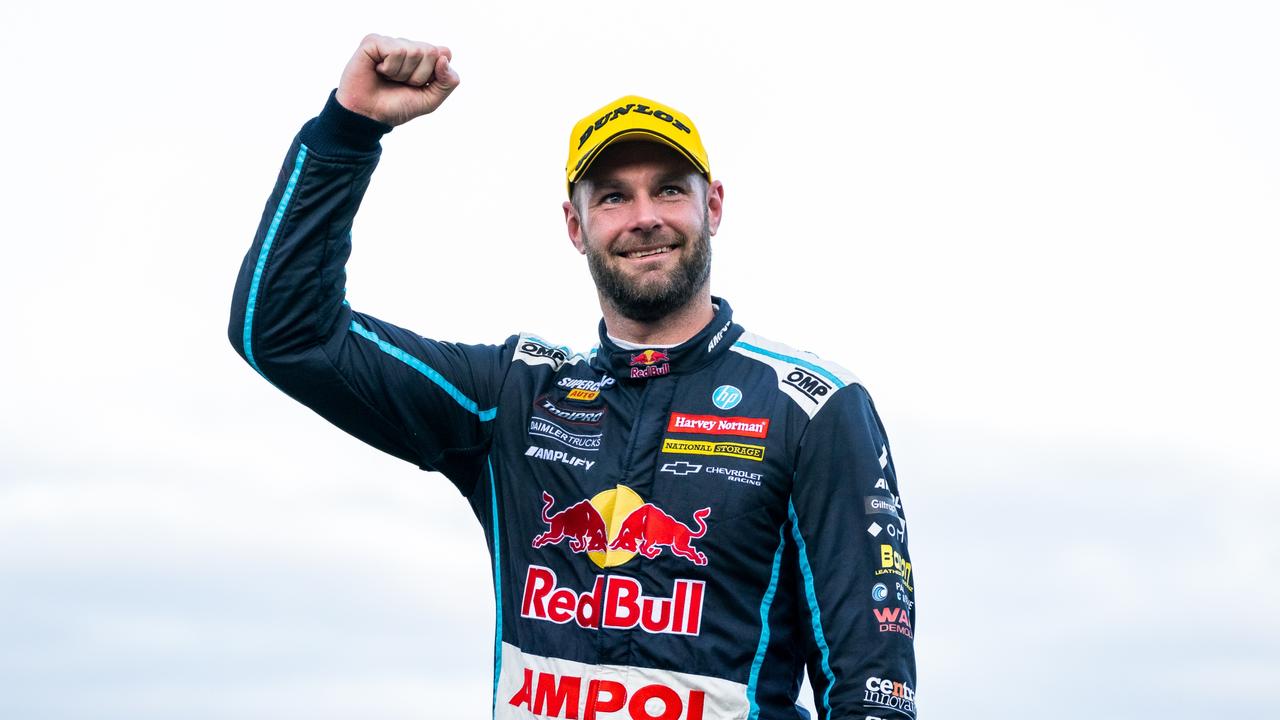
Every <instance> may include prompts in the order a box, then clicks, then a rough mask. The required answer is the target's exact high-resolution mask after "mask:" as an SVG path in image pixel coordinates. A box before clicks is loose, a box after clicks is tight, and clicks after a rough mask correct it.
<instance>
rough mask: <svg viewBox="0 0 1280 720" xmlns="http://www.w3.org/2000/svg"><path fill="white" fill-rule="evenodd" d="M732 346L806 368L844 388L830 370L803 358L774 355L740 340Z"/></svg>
mask: <svg viewBox="0 0 1280 720" xmlns="http://www.w3.org/2000/svg"><path fill="white" fill-rule="evenodd" d="M734 345H735V346H737V347H740V348H742V349H743V350H749V351H751V352H753V353H758V354H760V355H764V356H766V357H771V358H773V359H775V360H782V361H784V362H789V363H795V364H796V365H799V366H801V367H804V368H808V369H809V370H812V371H814V372H816V373H818V374H819V375H821V376H822V377H824V378H826V379H828V380H830V381H831V382H833V383H835V385H836V387H838V388H842V387H844V386H845V384H846V383H845V382H844V381H843V380H841V379H840V378H838V377H836V376H835V374H834V373H832V372H831V371H830V370H828V369H826V368H824V367H822V366H821V365H815V364H813V363H812V362H809V361H808V360H805V359H804V358H798V357H794V356H792V355H783V354H782V353H776V352H774V351H772V350H765V349H764V348H762V347H756V346H755V345H752V344H750V343H744V342H742V341H741V340H739V341H738V342H736V343H734Z"/></svg>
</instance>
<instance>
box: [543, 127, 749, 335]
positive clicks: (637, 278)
mask: <svg viewBox="0 0 1280 720" xmlns="http://www.w3.org/2000/svg"><path fill="white" fill-rule="evenodd" d="M723 196H724V190H723V188H722V187H721V185H720V183H719V182H715V183H712V184H710V185H708V184H707V182H706V180H705V179H704V178H703V177H702V175H700V174H699V173H698V171H697V170H695V169H694V168H693V166H692V165H690V164H689V161H688V160H686V159H684V157H682V156H681V155H680V154H679V153H677V152H676V151H674V150H672V149H670V148H668V147H666V146H665V145H660V144H657V143H650V142H621V143H617V144H615V145H612V146H610V147H609V148H608V149H606V150H605V151H604V152H603V153H602V154H601V156H600V157H599V158H597V159H596V161H595V162H594V163H592V166H591V170H590V171H589V172H588V173H587V175H586V176H585V177H584V178H583V179H582V180H581V181H579V182H578V184H577V186H576V187H575V188H574V195H573V198H574V202H573V203H565V205H564V210H565V221H566V223H567V224H568V229H569V237H570V239H571V240H572V241H573V244H574V247H576V248H577V249H578V251H579V252H581V253H583V254H585V255H586V256H587V265H588V267H589V268H590V269H591V277H592V279H593V280H594V281H595V284H596V288H597V290H599V292H600V294H601V296H602V297H603V298H604V299H605V301H606V302H608V303H609V304H610V305H612V306H613V307H614V308H615V309H616V310H617V311H618V312H619V313H621V314H622V315H623V316H624V317H627V318H630V319H632V320H636V321H640V322H653V321H655V320H659V319H661V318H663V317H666V316H667V315H669V314H671V313H672V312H673V311H675V310H678V309H680V308H682V307H684V306H686V305H687V304H688V303H689V302H690V301H691V300H692V299H693V298H694V297H696V296H698V295H700V294H703V293H705V292H707V290H706V287H707V281H708V278H709V277H710V273H711V236H712V235H714V234H715V232H716V230H717V229H718V227H719V225H720V208H721V201H722V199H723Z"/></svg>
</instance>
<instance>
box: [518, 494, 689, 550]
mask: <svg viewBox="0 0 1280 720" xmlns="http://www.w3.org/2000/svg"><path fill="white" fill-rule="evenodd" d="M542 502H543V506H542V521H543V522H544V523H546V524H547V530H546V532H543V533H539V534H538V535H537V536H535V537H534V538H533V547H535V548H541V547H543V546H544V545H558V544H560V543H561V542H562V541H568V544H569V550H571V551H572V552H574V553H587V554H588V557H590V558H591V560H592V562H594V563H595V564H596V565H598V566H600V567H602V568H603V567H615V566H618V565H621V564H623V563H625V562H628V561H629V560H631V559H632V558H633V557H635V556H636V555H637V554H639V555H643V556H644V557H646V558H648V559H650V560H652V559H654V558H656V557H658V556H659V555H661V554H662V551H663V550H670V551H671V554H672V555H676V556H678V557H682V558H684V559H686V560H688V561H690V562H692V563H694V564H695V565H706V564H707V556H706V553H703V552H702V551H700V550H698V549H697V548H695V547H694V546H693V541H694V540H697V539H698V538H700V537H702V536H703V535H706V534H707V518H708V517H710V515H711V508H709V507H705V508H702V509H701V510H697V511H695V512H694V513H693V522H694V524H695V525H696V526H697V527H696V528H694V527H690V526H689V525H686V524H684V523H683V522H681V521H680V520H678V519H676V518H675V517H674V516H672V515H671V514H670V513H668V512H666V511H665V510H663V509H662V508H660V507H658V506H657V505H655V504H653V503H651V502H645V501H644V500H643V499H642V498H641V497H640V496H639V495H637V494H636V492H635V491H634V490H632V489H631V488H629V487H627V486H625V485H619V486H617V488H616V489H613V490H605V491H604V492H602V493H599V494H597V495H596V496H595V497H593V498H591V499H590V500H579V501H578V502H576V503H574V504H573V505H570V506H569V507H567V508H564V509H563V510H560V511H559V512H556V513H552V512H551V509H552V507H553V506H554V505H555V498H554V497H552V495H551V493H549V492H546V491H543V493H542ZM606 518H607V519H606Z"/></svg>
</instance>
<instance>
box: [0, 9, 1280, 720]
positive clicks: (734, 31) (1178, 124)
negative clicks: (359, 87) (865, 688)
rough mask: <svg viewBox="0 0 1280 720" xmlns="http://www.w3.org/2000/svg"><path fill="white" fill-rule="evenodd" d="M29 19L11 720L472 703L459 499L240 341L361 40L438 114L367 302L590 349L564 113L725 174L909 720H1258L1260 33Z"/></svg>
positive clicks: (787, 13)
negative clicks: (271, 375) (845, 449)
mask: <svg viewBox="0 0 1280 720" xmlns="http://www.w3.org/2000/svg"><path fill="white" fill-rule="evenodd" d="M33 5H34V4H31V3H7V4H5V6H4V9H3V10H0V62H2V64H0V67H2V68H3V73H4V78H3V85H2V86H0V87H3V91H4V95H3V97H4V101H3V116H2V118H0V124H2V125H3V128H4V131H5V133H4V136H5V138H6V139H7V142H6V148H5V152H4V155H3V157H4V159H3V166H4V171H3V172H2V173H0V198H2V200H0V202H3V219H4V221H5V223H6V228H5V232H4V240H3V242H4V258H5V273H4V282H5V290H6V296H7V297H8V301H7V302H8V307H9V308H10V310H11V313H10V320H9V331H8V332H7V333H5V334H4V336H3V338H4V339H3V340H2V341H0V343H3V345H2V348H3V352H2V353H0V383H3V385H2V386H0V397H2V398H3V400H2V402H3V407H4V412H3V413H0V718H4V719H5V720H44V719H53V718H59V719H63V718H65V719H73V718H74V719H76V720H80V719H84V720H89V719H92V720H117V719H118V720H151V719H153V718H154V719H161V718H163V719H169V718H183V719H192V720H203V719H206V718H207V719H213V718H218V719H223V718H226V719H235V720H256V719H259V718H262V719H264V720H265V719H266V718H272V719H282V718H308V719H329V718H333V719H338V718H362V719H370V720H398V719H401V718H406V719H407V718H483V717H487V716H488V713H489V707H490V698H489V693H490V688H491V684H492V675H491V673H492V660H491V653H492V646H493V645H492V623H493V617H492V613H493V606H492V598H491V589H490V579H489V565H488V562H487V559H486V555H485V552H484V547H483V540H482V535H481V532H480V528H479V526H478V524H477V523H476V522H475V521H474V519H473V518H472V517H471V516H470V514H469V511H468V509H467V506H466V504H465V502H464V501H463V499H462V498H461V497H460V496H459V495H458V494H457V492H456V491H455V490H454V489H453V488H452V486H450V485H449V484H448V483H447V482H446V481H445V480H444V479H443V478H441V477H440V476H438V475H430V474H425V473H422V472H420V471H418V470H416V469H414V468H413V467H411V466H409V465H407V464H405V463H402V462H400V461H398V460H395V459H392V458H389V457H384V456H381V455H379V454H378V453H377V452H376V451H373V450H371V449H368V448H366V447H364V446H362V445H360V444H359V443H358V442H356V441H354V440H351V439H350V438H348V437H347V436H346V435H344V434H342V433H341V432H339V431H337V430H334V429H332V428H331V427H329V426H327V425H326V424H325V423H324V422H323V421H321V420H320V419H319V418H317V417H316V416H315V415H313V414H312V413H311V412H310V411H308V410H306V409H304V408H302V407H300V406H297V405H295V404H294V403H293V402H292V401H291V400H289V399H288V398H287V397H285V396H284V395H283V394H281V393H279V392H278V391H276V390H275V389H274V388H272V387H271V386H270V385H269V384H267V383H265V382H263V381H262V380H261V379H260V378H259V377H258V376H257V375H256V374H254V373H253V371H252V370H251V369H250V368H249V367H248V366H247V365H245V364H244V363H243V362H242V361H241V360H240V359H239V358H238V357H237V356H236V355H235V354H234V353H233V352H232V350H231V348H230V346H229V344H228V343H227V340H226V337H225V335H226V324H227V311H228V308H229V304H230V295H231V288H232V284H233V281H234V276H235V273H236V269H237V267H238V265H239V263H240V259H241V257H242V256H243V254H244V252H245V250H246V249H247V248H248V245H249V243H250V241H251V238H252V234H253V230H254V227H255V225H256V224H257V221H258V217H259V214H260V213H261V211H262V208H263V205H264V203H265V201H266V199H267V195H268V193H269V191H270V189H271V185H272V183H273V181H274V179H275V176H276V172H277V170H278V168H279V166H280V163H281V162H282V160H283V159H284V153H285V151H286V149H287V147H288V145H289V141H290V138H291V137H292V136H293V134H294V133H295V131H296V130H297V128H298V127H299V126H300V125H301V124H302V123H303V122H304V121H305V120H306V119H307V118H309V117H311V116H312V115H314V114H315V113H316V112H317V111H318V110H319V109H320V107H321V106H322V104H323V102H324V100H325V96H326V94H327V93H328V91H329V90H330V88H332V87H333V86H334V85H335V84H336V83H337V80H338V76H339V73H340V71H341V69H342V67H343V65H344V64H345V62H346V59H347V58H348V57H349V55H350V54H351V52H352V51H353V50H354V49H355V47H356V44H357V43H358V41H359V39H360V37H361V36H362V35H363V34H364V33H366V32H370V31H376V32H381V33H385V34H392V35H401V36H407V37H411V38H416V39H423V40H427V41H432V42H438V43H442V44H448V45H450V46H451V47H452V48H453V50H454V53H455V62H454V65H455V67H456V68H457V70H458V71H459V72H460V74H461V75H462V78H463V85H462V87H461V88H460V89H459V90H458V92H456V93H455V94H454V96H453V97H452V98H451V99H450V100H449V101H448V103H447V104H446V105H445V106H444V108H443V109H442V110H441V111H440V112H439V113H437V114H435V115H432V116H429V117H427V118H424V119H422V120H419V121H417V122H415V123H413V124H411V125H409V126H406V127H403V128H400V129H397V130H396V131H395V132H394V133H392V134H391V135H390V136H388V138H387V139H386V141H385V142H384V148H385V152H384V159H383V162H382V165H381V167H380V169H379V171H378V173H377V175H376V176H375V178H374V181H373V186H372V189H371V191H370V194H369V196H368V198H367V200H366V202H365V204H364V207H363V210H362V212H361V214H360V217H359V219H358V221H357V223H356V230H355V240H356V243H357V246H356V251H355V254H354V256H353V258H352V260H351V263H350V265H349V268H348V269H349V273H350V278H349V283H348V287H349V294H348V297H349V298H350V299H351V302H352V304H353V305H354V306H356V307H357V308H359V309H362V310H365V311H368V312H372V313H374V314H378V315H380V316H382V317H384V318H386V319H389V320H392V321H395V322H399V323H401V324H404V325H407V326H409V327H411V328H413V329H415V330H417V331H419V332H421V333H423V334H426V335H429V336H435V337H440V338H445V339H452V340H463V341H476V342H482V341H483V342H497V341H500V340H501V339H502V338H504V337H506V335H507V334H509V333H510V332H512V331H515V330H518V329H529V330H535V331H537V332H539V333H541V334H543V335H545V336H547V337H550V338H554V339H557V340H559V341H562V342H566V343H568V344H570V345H572V346H574V347H578V348H585V347H587V346H589V345H590V344H591V343H592V338H593V333H594V328H595V322H596V319H597V316H598V309H597V307H596V305H595V301H594V295H593V293H592V291H591V286H590V283H589V279H588V276H587V272H586V269H585V264H584V262H583V260H582V259H581V258H580V257H579V256H578V255H576V254H575V253H573V251H572V250H571V248H570V246H569V243H568V241H567V239H566V237H565V234H564V230H563V223H562V219H561V211H560V207H559V206H560V202H561V200H562V194H563V187H562V184H563V175H562V168H563V163H564V156H565V151H566V147H567V140H568V129H569V127H570V126H571V124H572V123H573V121H574V120H576V119H577V118H578V117H579V116H580V115H582V114H585V113H586V112H588V111H589V110H591V109H593V108H595V107H598V106H599V105H602V104H603V103H605V102H607V101H609V100H611V99H612V98H614V97H617V96H619V95H622V94H626V93H632V92H636V93H640V94H647V95H652V96H655V97H658V98H661V99H662V100H664V101H665V102H669V103H671V104H673V105H675V106H676V107H679V108H681V109H683V110H685V111H686V112H687V113H689V114H690V115H691V116H693V118H694V119H695V121H696V122H697V123H698V124H699V126H700V129H701V130H702V132H703V134H704V136H705V138H706V142H707V145H708V149H709V152H710V154H711V159H712V164H713V169H714V171H715V173H716V175H717V176H718V177H719V178H721V179H723V180H724V182H725V185H726V190H727V192H726V200H725V208H726V210H725V220H724V224H723V226H722V231H721V233H720V235H719V236H718V237H717V238H716V240H715V244H714V248H715V254H716V264H715V272H714V276H713V284H714V288H713V289H714V291H715V292H716V293H717V294H721V295H724V296H725V297H727V298H729V299H731V300H732V302H733V304H734V307H735V308H736V310H737V312H738V318H739V320H740V321H741V322H742V323H743V324H745V325H746V326H747V327H748V328H749V329H751V330H754V331H756V332H758V333H761V334H763V335H765V336H767V337H771V338H775V339H778V340H781V341H784V342H787V343H790V344H792V345H796V346H799V347H802V348H806V349H809V350H812V351H814V352H817V353H819V354H820V355H822V356H824V357H827V358H830V359H834V360H836V361H838V362H840V363H842V364H844V365H847V366H849V367H850V368H851V369H853V370H854V371H855V372H856V373H858V374H859V375H860V376H861V377H862V378H863V380H864V381H865V384H866V385H867V386H868V388H869V389H870V390H871V392H872V393H873V394H874V396H875V398H876V401H877V404H878V407H879V408H880V411H881V414H882V416H883V419H884V421H885V423H886V425H887V427H888V430H889V433H890V437H891V439H892V442H893V447H894V452H895V457H896V462H897V467H898V471H899V479H900V482H901V486H902V495H903V499H904V503H905V506H906V509H907V513H908V515H909V517H910V521H911V528H912V533H911V550H912V556H913V559H914V561H915V568H916V573H917V576H918V585H917V590H918V602H919V615H918V617H919V620H918V627H917V636H918V640H917V648H918V662H919V683H918V699H919V701H920V704H921V707H922V709H923V711H924V717H925V718H955V719H958V720H969V719H972V720H994V719H996V718H1049V719H1057V718H1062V719H1066V718H1080V717H1089V718H1154V717H1160V718H1170V719H1173V718H1178V719H1181V718H1187V719H1191V718H1195V719H1197V720H1199V719H1200V718H1206V717H1214V718H1226V717H1231V718H1257V717H1264V716H1270V717H1275V716H1276V713H1277V712H1280V683H1277V682H1276V679H1277V678H1278V677H1280V613H1277V610H1276V609H1277V607H1280V580H1278V579H1277V573H1276V570H1277V564H1278V561H1277V551H1278V550H1280V533H1277V531H1276V529H1275V520H1274V516H1275V514H1276V512H1277V510H1280V490H1278V489H1277V478H1280V452H1278V451H1277V448H1276V439H1275V437H1276V434H1277V430H1280V421H1278V418H1277V407H1278V406H1280V380H1278V379H1277V378H1278V377H1280V375H1278V373H1277V365H1278V361H1280V351H1278V350H1280V345H1278V342H1277V339H1276V328H1275V325H1276V320H1275V317H1276V309H1277V307H1278V305H1280V303H1278V301H1280V297H1277V295H1278V294H1280V293H1278V292H1277V289H1276V285H1277V284H1276V282H1275V280H1274V275H1275V273H1276V267H1277V263H1276V261H1275V250H1274V248H1275V246H1276V242H1277V240H1278V239H1280V232H1278V231H1280V212H1278V210H1280V203H1278V202H1277V198H1278V197H1280V196H1278V193H1280V169H1278V168H1280V133H1277V132H1276V128H1278V127H1280V93H1278V92H1277V75H1278V74H1280V42H1277V36H1280V9H1277V8H1278V6H1277V5H1276V4H1275V3H1269V2H1257V3H1243V2H1097V1H1095V2H1087V1H1079V2H986V1H977V0H975V1H970V2H877V3H866V2H859V3H841V4H834V3H833V4H818V3H804V2H790V3H781V4H777V3H770V4H767V5H764V4H761V5H756V4H751V3H745V4H744V3H694V2H683V3H667V2H648V3H627V4H625V5H622V4H606V3H598V2H593V3H554V2H542V3H526V2H502V3H498V2H484V3H481V2H476V3H471V4H465V3H449V4H443V3H430V2H421V1H419V2H390V1H388V2H377V3H374V2H364V3H360V2H349V3H333V2H308V3H289V4H284V3H269V2H255V3H244V4H240V3H219V4H206V5H198V6H197V5H190V6H189V5H187V4H182V3H155V4H151V5H142V4H138V3H127V2H124V3H93V4H89V3H45V4H43V5H42V9H35V8H34V7H33ZM806 702H811V700H809V699H808V698H806Z"/></svg>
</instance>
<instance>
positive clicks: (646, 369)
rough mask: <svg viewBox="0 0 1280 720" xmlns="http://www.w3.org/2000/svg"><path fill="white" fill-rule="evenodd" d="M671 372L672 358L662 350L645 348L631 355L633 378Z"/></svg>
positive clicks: (651, 376)
mask: <svg viewBox="0 0 1280 720" xmlns="http://www.w3.org/2000/svg"><path fill="white" fill-rule="evenodd" d="M670 372H671V358H670V357H669V356H668V355H667V354H666V353H664V352H662V351H661V350H645V351H644V352H641V353H639V354H637V355H632V356H631V378H632V379H633V380H638V379H642V378H653V377H659V376H661V375H666V374H668V373H670Z"/></svg>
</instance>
